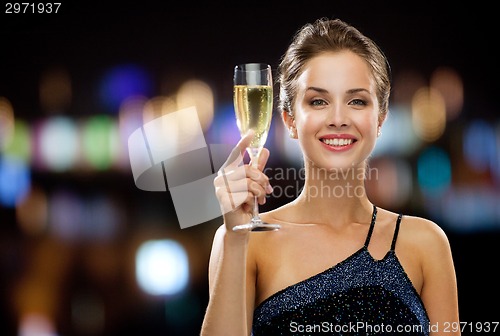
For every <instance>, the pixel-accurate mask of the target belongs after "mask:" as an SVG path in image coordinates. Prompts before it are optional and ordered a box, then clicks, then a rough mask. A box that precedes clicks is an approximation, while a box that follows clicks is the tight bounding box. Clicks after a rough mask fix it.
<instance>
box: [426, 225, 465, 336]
mask: <svg viewBox="0 0 500 336" xmlns="http://www.w3.org/2000/svg"><path fill="white" fill-rule="evenodd" d="M426 222H427V223H426V225H424V227H426V229H428V230H426V231H427V232H426V233H425V234H424V240H425V243H424V244H422V245H423V246H424V249H423V252H422V253H423V263H422V273H423V276H424V282H423V287H422V293H421V297H422V301H423V302H424V305H425V308H426V310H427V313H428V315H429V319H430V323H431V335H447V336H450V335H460V334H461V333H460V320H459V310H458V294H457V280H456V274H455V267H454V263H453V257H452V253H451V248H450V244H449V241H448V238H447V237H446V234H445V233H444V231H443V230H442V229H441V228H440V227H439V226H438V225H437V224H435V223H433V222H430V221H426Z"/></svg>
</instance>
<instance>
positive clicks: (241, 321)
mask: <svg viewBox="0 0 500 336" xmlns="http://www.w3.org/2000/svg"><path fill="white" fill-rule="evenodd" d="M248 235H249V233H248V232H246V233H239V232H238V233H235V232H230V231H228V230H227V229H226V226H225V225H221V226H220V227H219V228H218V229H217V232H216V233H215V237H214V243H213V246H212V253H211V256H210V264H209V293H210V299H209V304H208V307H207V311H206V315H205V319H204V321H203V326H202V330H201V335H207V336H211V335H215V336H219V335H221V336H222V335H228V336H233V335H242V336H243V335H249V332H250V328H251V325H250V323H251V316H250V315H251V313H252V312H253V311H252V310H250V309H247V306H248V303H251V304H252V305H253V297H254V296H255V294H254V293H255V286H247V285H246V283H247V281H248V282H250V281H249V280H248V279H247V277H248V276H250V277H252V276H253V277H254V274H255V273H254V272H251V270H250V272H248V271H247V267H246V265H247V250H248V239H249V237H248ZM252 273H253V274H252ZM250 283H251V282H250Z"/></svg>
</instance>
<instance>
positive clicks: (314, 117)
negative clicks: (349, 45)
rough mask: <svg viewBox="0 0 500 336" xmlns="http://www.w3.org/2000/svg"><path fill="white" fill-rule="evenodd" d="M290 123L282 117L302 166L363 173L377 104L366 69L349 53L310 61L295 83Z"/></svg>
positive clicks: (376, 122)
mask: <svg viewBox="0 0 500 336" xmlns="http://www.w3.org/2000/svg"><path fill="white" fill-rule="evenodd" d="M296 84H297V95H296V97H295V101H294V106H293V117H291V116H290V115H289V114H288V113H286V112H284V113H283V118H284V121H285V124H286V125H287V126H288V128H289V129H292V131H293V133H294V134H295V135H294V137H295V138H297V139H298V141H299V143H300V146H301V148H302V151H303V154H304V159H305V161H306V164H312V165H313V166H314V167H318V168H324V169H348V168H353V167H361V168H362V167H364V164H365V160H366V159H367V158H368V157H369V155H370V154H371V152H372V150H373V148H374V147H375V141H376V138H377V132H378V127H379V108H378V106H379V104H378V100H377V95H376V87H375V81H374V78H373V75H372V73H371V71H370V68H369V66H368V64H367V63H366V62H365V61H364V60H363V59H362V58H361V57H359V56H358V55H356V54H354V53H353V52H351V51H347V50H343V51H340V52H326V53H322V54H320V55H318V56H316V57H314V58H312V59H310V60H309V61H308V62H307V63H306V64H305V67H304V71H303V72H302V74H301V75H300V76H299V77H298V78H297V82H296Z"/></svg>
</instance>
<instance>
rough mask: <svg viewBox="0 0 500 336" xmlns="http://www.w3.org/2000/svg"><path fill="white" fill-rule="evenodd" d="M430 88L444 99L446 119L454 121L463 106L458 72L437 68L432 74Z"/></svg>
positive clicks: (446, 68)
mask: <svg viewBox="0 0 500 336" xmlns="http://www.w3.org/2000/svg"><path fill="white" fill-rule="evenodd" d="M430 87H431V88H432V89H434V90H436V91H438V92H439V93H440V94H441V96H442V97H443V99H444V103H445V107H446V119H447V120H448V121H450V120H454V119H456V118H457V117H458V116H459V115H460V113H461V112H462V107H463V104H464V87H463V81H462V78H461V77H460V75H459V74H458V72H456V71H455V70H454V69H452V68H450V67H439V68H438V69H436V70H435V71H434V72H433V73H432V77H431V81H430Z"/></svg>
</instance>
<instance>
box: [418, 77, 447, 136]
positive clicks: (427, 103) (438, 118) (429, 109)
mask: <svg viewBox="0 0 500 336" xmlns="http://www.w3.org/2000/svg"><path fill="white" fill-rule="evenodd" d="M411 110H412V119H413V127H414V129H415V133H416V134H417V135H418V136H419V137H420V138H421V139H422V140H424V141H427V142H433V141H435V140H437V139H439V138H440V137H441V135H443V133H444V130H445V128H446V106H445V101H444V99H443V96H442V95H441V94H440V92H439V91H437V90H435V89H432V88H429V87H423V88H420V89H419V90H418V91H417V92H416V93H415V95H414V96H413V99H412V102H411Z"/></svg>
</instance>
